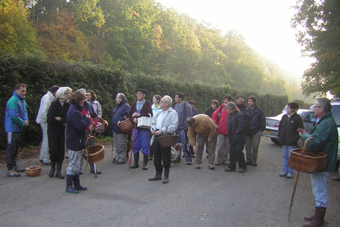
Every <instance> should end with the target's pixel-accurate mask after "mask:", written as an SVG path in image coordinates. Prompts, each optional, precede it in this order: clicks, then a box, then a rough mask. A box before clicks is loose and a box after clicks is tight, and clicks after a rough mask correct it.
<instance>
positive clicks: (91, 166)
mask: <svg viewBox="0 0 340 227" xmlns="http://www.w3.org/2000/svg"><path fill="white" fill-rule="evenodd" d="M94 165H95V163H90V168H91V170H90V173H95V172H94ZM96 167H97V166H96ZM96 174H102V172H101V171H98V170H97V168H96Z"/></svg>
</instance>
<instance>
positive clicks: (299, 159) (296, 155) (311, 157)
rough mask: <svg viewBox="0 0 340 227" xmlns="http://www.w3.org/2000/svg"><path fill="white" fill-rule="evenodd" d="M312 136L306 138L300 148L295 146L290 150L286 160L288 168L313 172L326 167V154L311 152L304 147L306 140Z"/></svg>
mask: <svg viewBox="0 0 340 227" xmlns="http://www.w3.org/2000/svg"><path fill="white" fill-rule="evenodd" d="M312 138H313V137H310V138H308V139H307V140H306V141H305V143H304V144H303V146H302V148H295V149H292V150H291V151H290V158H289V160H288V165H289V166H290V168H292V169H295V170H297V171H301V172H305V173H313V172H315V171H318V170H322V169H324V168H325V167H326V164H327V154H325V153H322V152H311V151H310V150H308V149H306V146H307V142H308V141H309V140H310V139H312Z"/></svg>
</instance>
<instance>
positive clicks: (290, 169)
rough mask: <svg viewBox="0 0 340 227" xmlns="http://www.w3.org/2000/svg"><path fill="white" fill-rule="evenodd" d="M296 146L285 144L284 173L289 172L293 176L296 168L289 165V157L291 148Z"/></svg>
mask: <svg viewBox="0 0 340 227" xmlns="http://www.w3.org/2000/svg"><path fill="white" fill-rule="evenodd" d="M294 148H296V146H289V145H283V146H282V150H283V166H282V173H284V174H287V173H288V174H289V175H291V176H293V173H294V170H293V169H292V168H290V167H289V166H288V159H289V157H290V150H292V149H294Z"/></svg>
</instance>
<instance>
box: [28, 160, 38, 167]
mask: <svg viewBox="0 0 340 227" xmlns="http://www.w3.org/2000/svg"><path fill="white" fill-rule="evenodd" d="M31 161H38V162H39V164H40V168H41V162H40V161H39V159H31V160H29V161H28V162H27V165H26V168H27V167H28V164H29V163H30V162H31Z"/></svg>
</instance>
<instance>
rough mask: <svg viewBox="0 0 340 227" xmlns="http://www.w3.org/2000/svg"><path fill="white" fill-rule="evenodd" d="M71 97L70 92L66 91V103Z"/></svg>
mask: <svg viewBox="0 0 340 227" xmlns="http://www.w3.org/2000/svg"><path fill="white" fill-rule="evenodd" d="M71 96H72V90H68V91H67V92H66V93H65V99H66V102H67V101H68V100H69V99H70V98H71Z"/></svg>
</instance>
